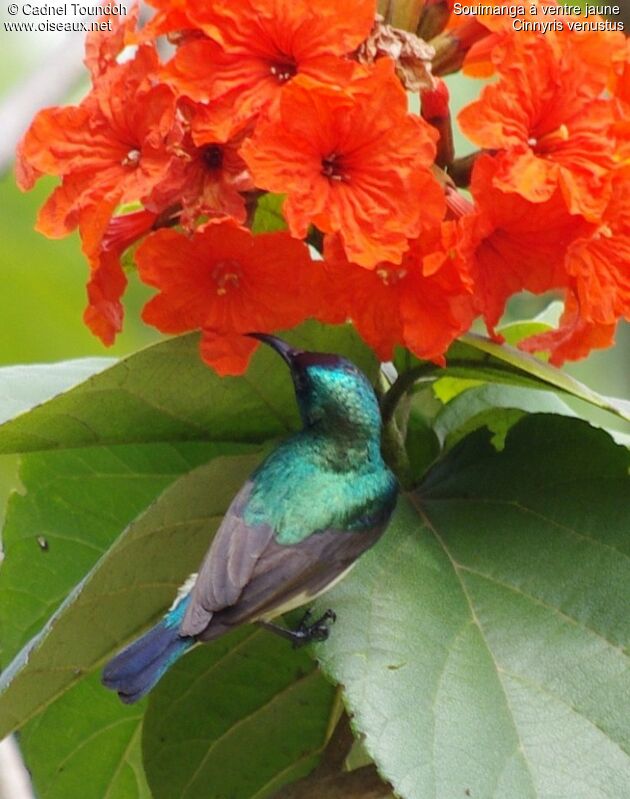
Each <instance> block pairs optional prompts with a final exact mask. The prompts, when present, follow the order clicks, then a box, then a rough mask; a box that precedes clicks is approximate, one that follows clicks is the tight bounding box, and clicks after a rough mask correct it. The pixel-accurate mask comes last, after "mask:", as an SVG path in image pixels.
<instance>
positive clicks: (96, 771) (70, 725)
mask: <svg viewBox="0 0 630 799" xmlns="http://www.w3.org/2000/svg"><path fill="white" fill-rule="evenodd" d="M145 708H146V702H141V703H138V704H136V705H133V706H129V705H123V704H122V702H120V700H119V699H118V697H117V696H116V695H115V694H113V693H111V692H110V691H106V690H105V689H104V688H103V686H102V685H101V684H100V680H99V675H98V674H93V675H91V676H90V677H89V678H86V679H84V680H81V682H79V683H77V684H76V685H74V686H73V687H72V688H71V689H70V690H69V691H67V692H66V694H65V695H64V696H63V697H61V698H60V699H58V700H57V701H56V702H53V703H52V704H51V705H49V706H48V707H47V708H46V709H45V710H44V711H43V712H42V713H40V715H39V716H38V717H37V718H36V719H34V720H33V721H31V722H29V724H27V725H26V727H25V729H24V730H23V731H22V733H21V735H20V747H21V750H22V753H23V755H24V758H25V761H26V764H27V766H28V769H29V771H30V773H31V776H32V779H33V783H34V786H35V789H36V790H37V795H38V797H40V799H151V792H150V790H149V787H148V785H147V782H146V779H145V776H144V767H143V765H142V749H141V736H142V719H143V715H144V711H145Z"/></svg>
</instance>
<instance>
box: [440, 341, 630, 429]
mask: <svg viewBox="0 0 630 799" xmlns="http://www.w3.org/2000/svg"><path fill="white" fill-rule="evenodd" d="M447 367H448V372H449V373H450V374H451V375H459V376H463V377H481V378H483V379H486V380H491V381H496V382H503V383H510V384H513V385H524V386H531V387H533V388H537V387H538V388H540V387H543V388H547V389H549V388H552V389H555V390H557V391H560V392H562V393H565V394H568V395H570V396H573V397H576V398H577V399H580V400H583V401H584V402H587V403H589V404H590V405H594V406H595V407H597V408H602V409H603V410H606V411H610V412H611V413H613V414H615V415H616V416H619V417H620V418H621V419H624V420H625V421H630V401H628V400H623V399H618V398H616V397H607V396H604V395H603V394H598V393H597V392H596V391H593V390H592V389H590V388H589V387H588V386H586V385H584V383H580V381H579V380H576V379H575V378H574V377H571V376H570V375H569V374H567V373H566V372H564V371H562V370H561V369H556V368H555V367H553V366H551V365H550V364H548V363H545V361H542V360H540V358H535V357H534V356H533V355H529V354H528V353H526V352H522V351H521V350H519V349H517V348H516V347H512V346H511V345H509V344H497V343H496V342H494V341H491V340H490V339H488V338H486V337H485V336H480V335H477V334H476V333H467V334H465V335H463V336H462V337H461V338H460V339H459V341H457V342H456V343H455V344H454V345H453V346H452V347H451V349H450V350H449V352H448V355H447Z"/></svg>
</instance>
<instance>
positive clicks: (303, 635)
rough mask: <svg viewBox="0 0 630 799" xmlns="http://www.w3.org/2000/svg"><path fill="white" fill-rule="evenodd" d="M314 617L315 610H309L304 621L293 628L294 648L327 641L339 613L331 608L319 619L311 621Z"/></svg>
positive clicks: (303, 618)
mask: <svg viewBox="0 0 630 799" xmlns="http://www.w3.org/2000/svg"><path fill="white" fill-rule="evenodd" d="M312 617H313V611H312V610H310V609H309V610H307V611H306V613H305V614H304V616H303V617H302V621H301V622H300V623H299V624H298V626H297V627H296V628H295V629H294V630H291V632H292V633H293V635H294V638H293V648H294V649H299V647H301V646H305V645H306V644H311V643H313V642H315V641H317V642H321V641H326V640H327V638H328V636H329V635H330V627H331V626H332V625H333V624H334V623H335V622H336V621H337V614H336V613H335V611H334V610H331V609H330V608H328V610H327V611H326V612H325V613H324V614H323V616H321V617H320V618H319V619H317V621H314V622H311V619H312Z"/></svg>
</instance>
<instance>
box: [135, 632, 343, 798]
mask: <svg viewBox="0 0 630 799" xmlns="http://www.w3.org/2000/svg"><path fill="white" fill-rule="evenodd" d="M334 694H335V692H334V689H333V688H332V686H331V685H330V683H328V682H327V681H326V680H325V679H324V678H323V677H322V675H321V674H320V673H319V671H318V670H317V669H316V667H315V664H314V663H313V661H312V660H311V659H310V658H309V657H308V655H307V654H306V653H305V652H303V651H302V652H299V651H294V650H292V649H291V647H290V646H289V645H288V644H287V642H286V641H284V640H281V639H279V638H278V637H276V636H274V635H272V634H271V633H269V632H267V631H265V630H260V629H258V630H256V629H253V628H251V627H250V628H244V629H241V630H238V631H237V632H236V633H232V634H231V635H229V636H226V637H225V638H222V639H220V640H218V641H215V642H214V643H212V644H211V645H210V646H205V647H199V648H198V649H197V650H195V651H194V652H192V653H191V654H190V655H187V656H186V657H185V658H183V659H182V660H181V661H180V662H179V663H178V664H177V665H176V666H175V667H174V668H173V669H172V670H171V672H170V673H169V674H168V675H167V676H166V677H165V679H164V680H162V682H161V683H160V685H159V686H158V687H157V689H156V690H155V691H154V692H153V693H152V694H151V696H150V699H149V708H148V710H147V714H146V717H145V723H144V741H143V750H144V762H145V768H146V773H147V778H148V781H149V785H150V786H151V790H152V792H153V796H154V797H155V799H208V797H210V796H211V797H212V799H253V797H256V799H264V797H266V796H270V795H271V794H272V793H273V792H274V791H276V790H278V788H279V787H280V786H281V785H283V784H284V783H286V782H291V781H293V780H295V779H299V778H300V777H302V776H304V775H305V774H307V773H308V772H309V771H310V770H311V769H312V768H313V767H314V766H315V765H316V764H317V759H318V755H319V752H320V751H321V749H322V747H323V746H324V743H325V738H326V733H327V730H328V727H329V722H330V717H331V709H332V707H333V700H334ZM209 786H212V787H211V789H210V787H209Z"/></svg>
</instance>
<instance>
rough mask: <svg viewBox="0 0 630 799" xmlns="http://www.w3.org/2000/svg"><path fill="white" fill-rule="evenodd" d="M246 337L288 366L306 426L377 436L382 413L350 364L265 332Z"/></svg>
mask: <svg viewBox="0 0 630 799" xmlns="http://www.w3.org/2000/svg"><path fill="white" fill-rule="evenodd" d="M249 335H250V336H251V337H252V338H255V339H258V341H262V342H263V343H264V344H267V345H268V346H269V347H271V348H272V349H273V350H275V352H277V353H278V355H279V356H280V357H281V358H282V359H283V360H284V361H285V363H286V364H287V365H288V367H289V369H290V370H291V375H292V377H293V384H294V387H295V396H296V398H297V402H298V406H299V409H300V414H301V416H302V421H303V423H304V425H305V427H314V426H317V427H318V428H322V429H325V430H328V431H330V432H332V433H339V432H343V431H345V432H347V433H349V434H350V435H351V436H353V437H358V436H366V437H369V438H373V437H378V436H379V435H380V430H381V414H380V410H379V406H378V401H377V399H376V395H375V393H374V389H373V388H372V385H371V384H370V381H369V380H368V379H367V377H366V376H365V375H364V374H363V372H362V371H361V370H360V369H358V368H357V367H356V366H355V365H354V364H353V363H352V361H349V360H348V359H347V358H343V357H342V356H340V355H332V354H329V353H324V352H308V351H305V350H301V349H298V348H296V347H293V346H291V345H290V344H288V343H287V342H286V341H283V340H282V339H280V338H278V337H277V336H272V335H270V334H268V333H250V334H249Z"/></svg>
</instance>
